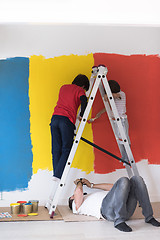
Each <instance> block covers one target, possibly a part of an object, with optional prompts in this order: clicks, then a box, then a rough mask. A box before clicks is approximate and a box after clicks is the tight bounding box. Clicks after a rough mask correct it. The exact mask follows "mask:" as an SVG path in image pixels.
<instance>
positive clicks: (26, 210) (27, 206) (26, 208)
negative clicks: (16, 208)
mask: <svg viewBox="0 0 160 240" xmlns="http://www.w3.org/2000/svg"><path fill="white" fill-rule="evenodd" d="M22 209H23V213H24V214H28V213H31V212H32V203H24V204H22Z"/></svg>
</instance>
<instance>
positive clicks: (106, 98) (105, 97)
mask: <svg viewBox="0 0 160 240" xmlns="http://www.w3.org/2000/svg"><path fill="white" fill-rule="evenodd" d="M104 101H105V102H107V101H108V97H107V94H105V95H104Z"/></svg>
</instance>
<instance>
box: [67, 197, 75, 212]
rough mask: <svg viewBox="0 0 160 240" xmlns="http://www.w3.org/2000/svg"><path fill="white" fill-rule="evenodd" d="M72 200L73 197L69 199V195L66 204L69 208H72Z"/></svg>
mask: <svg viewBox="0 0 160 240" xmlns="http://www.w3.org/2000/svg"><path fill="white" fill-rule="evenodd" d="M73 200H74V199H71V197H70V198H69V199H68V205H69V208H70V209H71V210H72V203H73Z"/></svg>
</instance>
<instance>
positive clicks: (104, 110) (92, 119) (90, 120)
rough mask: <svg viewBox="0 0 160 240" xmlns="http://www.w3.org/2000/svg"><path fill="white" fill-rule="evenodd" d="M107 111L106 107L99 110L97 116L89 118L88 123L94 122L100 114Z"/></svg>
mask: <svg viewBox="0 0 160 240" xmlns="http://www.w3.org/2000/svg"><path fill="white" fill-rule="evenodd" d="M105 112H106V109H105V108H103V109H102V110H101V111H99V112H98V113H97V114H96V116H95V118H91V119H89V120H88V123H92V122H94V121H95V120H96V119H98V118H100V116H101V115H102V114H103V113H105Z"/></svg>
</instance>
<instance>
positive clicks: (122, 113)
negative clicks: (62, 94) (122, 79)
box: [88, 80, 131, 162]
mask: <svg viewBox="0 0 160 240" xmlns="http://www.w3.org/2000/svg"><path fill="white" fill-rule="evenodd" d="M108 84H109V86H110V89H111V92H112V95H113V98H114V101H115V105H116V108H117V111H118V114H119V117H120V119H121V123H122V126H123V127H124V132H125V135H126V138H127V140H128V143H129V144H131V142H130V138H129V134H128V129H129V124H128V119H127V114H126V95H125V93H124V92H123V91H121V89H120V85H119V83H118V82H116V81H115V80H109V81H108ZM104 100H105V101H108V97H107V94H105V95H104ZM110 108H111V106H110ZM105 112H106V109H105V108H103V109H102V110H101V111H100V112H98V113H97V114H96V117H95V118H91V119H90V120H88V123H92V122H93V121H95V120H96V119H98V118H99V117H100V116H101V115H102V114H103V113H105ZM111 121H112V122H113V125H114V129H115V134H116V137H117V139H118V145H119V148H120V152H121V156H122V159H124V160H125V161H127V162H129V159H128V155H127V153H126V150H125V147H124V145H123V142H122V139H121V135H120V132H119V130H118V128H117V124H116V120H115V118H114V115H113V112H112V109H111Z"/></svg>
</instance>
